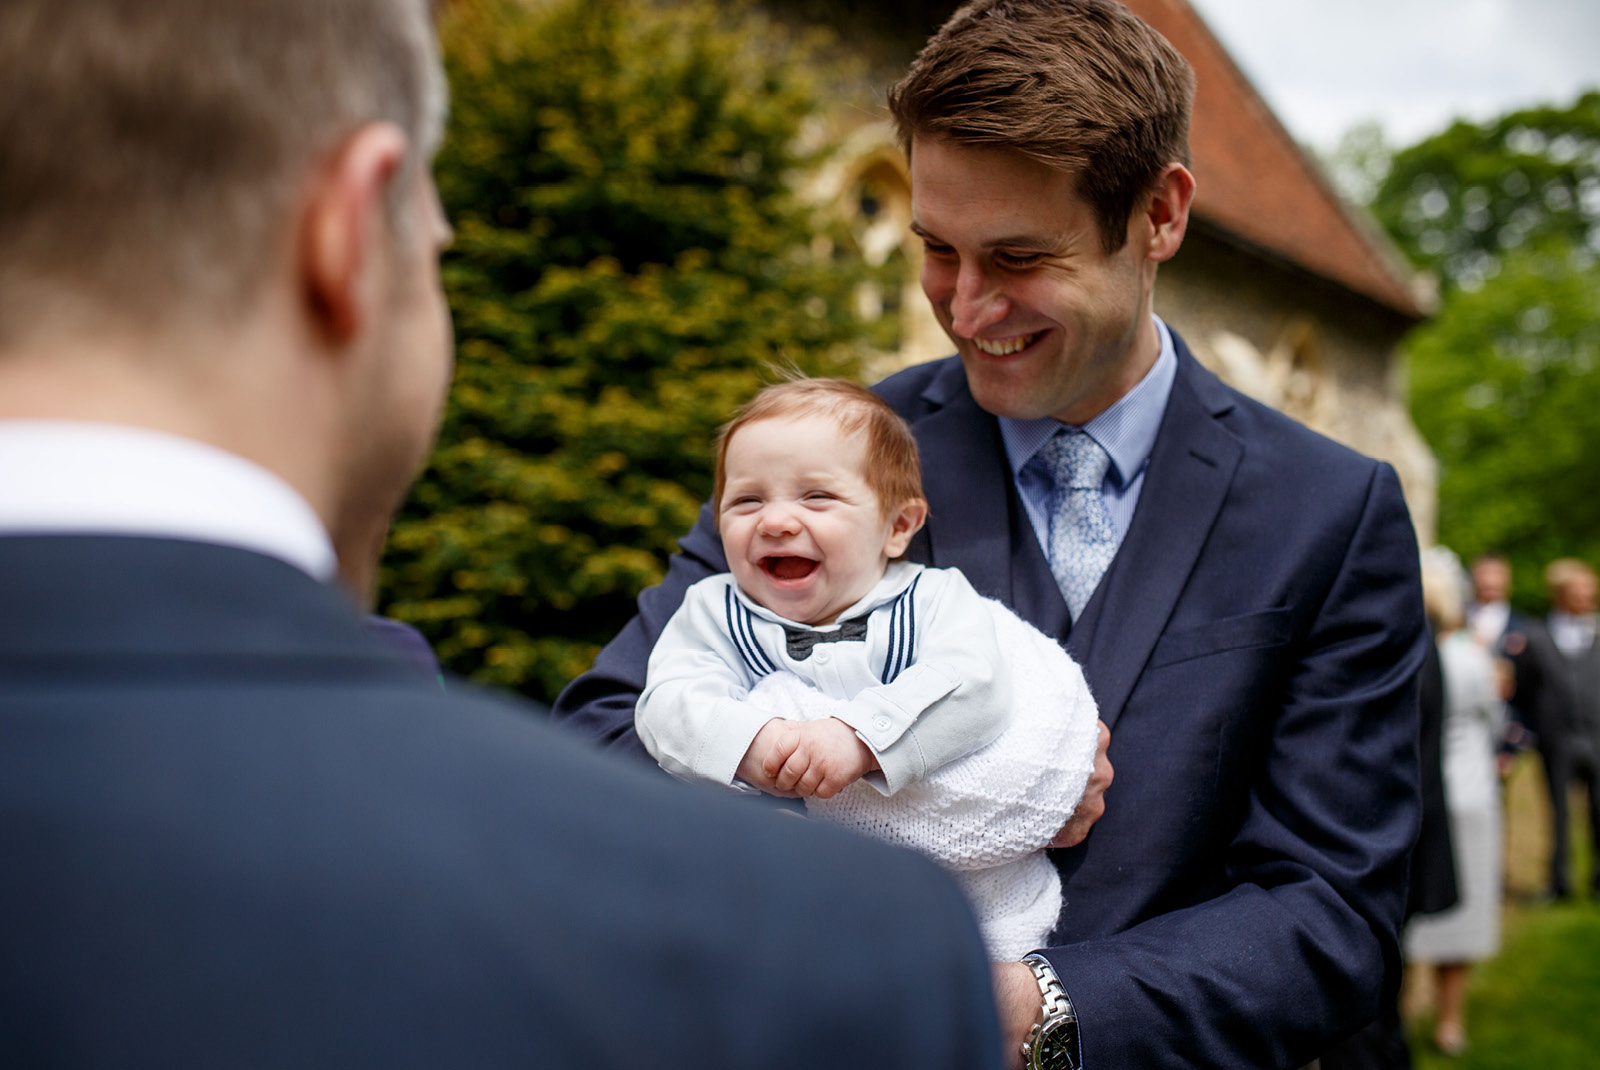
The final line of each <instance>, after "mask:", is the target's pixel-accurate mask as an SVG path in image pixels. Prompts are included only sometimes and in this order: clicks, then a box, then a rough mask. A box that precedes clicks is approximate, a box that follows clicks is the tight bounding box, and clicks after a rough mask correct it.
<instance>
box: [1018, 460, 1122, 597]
mask: <svg viewBox="0 0 1600 1070" xmlns="http://www.w3.org/2000/svg"><path fill="white" fill-rule="evenodd" d="M1037 456H1038V458H1039V460H1040V461H1041V462H1042V463H1043V464H1044V466H1045V470H1046V471H1048V472H1049V473H1050V477H1051V479H1052V480H1053V481H1054V483H1055V489H1054V490H1052V491H1051V492H1050V547H1049V551H1050V571H1051V572H1052V573H1054V574H1055V577H1056V585H1057V586H1058V587H1060V588H1061V597H1062V598H1064V599H1066V601H1067V608H1068V609H1070V610H1071V611H1072V619H1073V620H1077V619H1078V617H1079V616H1080V615H1081V614H1082V613H1083V607H1084V606H1086V605H1088V604H1089V596H1090V595H1092V594H1094V589H1095V588H1096V587H1097V586H1099V584H1100V577H1101V576H1103V575H1105V571H1106V568H1107V566H1109V565H1110V564H1111V559H1112V558H1113V557H1115V556H1117V529H1116V525H1115V524H1113V523H1112V522H1111V512H1110V510H1108V509H1107V508H1106V502H1105V498H1103V497H1102V496H1101V494H1100V485H1101V484H1102V483H1103V482H1104V481H1105V478H1106V471H1107V470H1108V469H1109V468H1110V467H1111V457H1110V455H1109V454H1107V453H1106V451H1105V450H1104V449H1102V448H1101V446H1100V443H1098V442H1096V441H1095V440H1094V439H1093V438H1091V437H1090V436H1088V435H1086V434H1084V433H1083V432H1082V431H1068V430H1062V431H1058V432H1056V436H1055V437H1054V438H1052V439H1051V440H1050V441H1049V442H1046V443H1045V444H1044V445H1043V446H1041V447H1040V448H1039V452H1038V454H1037Z"/></svg>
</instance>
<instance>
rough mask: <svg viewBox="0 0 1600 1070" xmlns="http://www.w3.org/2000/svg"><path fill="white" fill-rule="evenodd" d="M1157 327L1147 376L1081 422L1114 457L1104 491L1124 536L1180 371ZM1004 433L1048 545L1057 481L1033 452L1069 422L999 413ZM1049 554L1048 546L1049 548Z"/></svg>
mask: <svg viewBox="0 0 1600 1070" xmlns="http://www.w3.org/2000/svg"><path fill="white" fill-rule="evenodd" d="M1150 318H1151V319H1152V320H1153V321H1154V322H1155V326H1156V337H1157V338H1158V339H1159V340H1160V343H1161V351H1160V352H1159V353H1158V354H1157V355H1156V362H1155V363H1154V364H1153V365H1151V367H1150V370H1149V371H1147V372H1145V374H1144V378H1142V379H1140V380H1139V381H1138V382H1137V383H1135V384H1134V385H1133V388H1132V389H1131V390H1129V391H1128V392H1127V393H1126V394H1124V395H1122V396H1121V397H1120V398H1118V399H1117V400H1116V401H1115V402H1113V403H1112V405H1111V407H1110V408H1108V409H1106V411H1105V412H1102V413H1101V414H1100V415H1099V416H1096V417H1095V418H1094V419H1092V420H1090V421H1089V422H1088V423H1086V424H1084V425H1083V431H1084V433H1085V434H1087V435H1088V436H1089V437H1090V438H1092V439H1094V440H1095V441H1096V442H1098V443H1099V444H1100V446H1101V448H1102V449H1104V450H1105V451H1106V453H1107V454H1108V455H1109V456H1110V457H1111V466H1110V467H1109V468H1108V469H1107V470H1106V477H1105V481H1104V482H1103V483H1102V484H1101V486H1100V494H1101V497H1102V498H1103V499H1104V501H1105V503H1106V509H1107V511H1108V512H1109V513H1110V514H1111V522H1112V524H1113V525H1114V526H1115V527H1116V531H1117V539H1118V540H1119V541H1120V540H1121V539H1122V538H1123V537H1124V536H1125V535H1127V534H1128V526H1129V525H1130V524H1132V523H1133V511H1134V508H1135V507H1136V506H1138V504H1139V495H1140V493H1141V492H1142V491H1143V490H1144V473H1145V469H1146V468H1148V467H1149V462H1150V451H1151V450H1153V449H1154V448H1155V444H1156V434H1157V433H1158V432H1159V431H1160V430H1161V419H1162V417H1163V416H1165V415H1166V411H1167V401H1168V399H1170V398H1171V397H1172V384H1173V382H1174V381H1175V380H1176V379H1177V376H1178V349H1177V346H1176V345H1174V344H1173V341H1172V332H1171V331H1170V330H1169V329H1168V328H1167V325H1166V324H1165V323H1163V322H1162V320H1161V317H1159V316H1151V317H1150ZM998 420H999V423H1000V438H1001V441H1002V442H1003V443H1004V444H1005V449H1006V459H1007V460H1008V461H1009V462H1010V465H1011V477H1012V479H1013V481H1014V482H1015V483H1016V487H1017V491H1018V493H1019V495H1020V496H1021V498H1022V504H1023V507H1024V508H1025V509H1026V510H1027V513H1028V520H1029V521H1030V522H1031V523H1032V524H1033V530H1034V534H1035V535H1036V536H1038V539H1039V545H1040V546H1041V547H1045V548H1048V547H1049V545H1050V495H1051V493H1052V491H1053V490H1054V483H1053V481H1052V479H1051V477H1050V475H1049V473H1048V472H1046V471H1045V470H1044V468H1043V466H1042V465H1041V464H1040V463H1039V462H1036V461H1034V456H1035V455H1036V454H1037V453H1038V452H1039V449H1040V447H1042V446H1043V445H1044V444H1045V443H1046V442H1048V441H1050V439H1051V438H1053V437H1054V436H1055V434H1056V432H1057V431H1059V430H1061V429H1062V428H1063V427H1066V426H1068V425H1066V424H1063V423H1062V422H1061V421H1060V420H1057V419H1055V418H1053V417H1049V416H1045V417H1041V418H1040V419H1037V420H1013V419H1010V418H1008V417H1004V416H1002V417H999V418H998ZM1046 553H1047V555H1048V549H1047V550H1046Z"/></svg>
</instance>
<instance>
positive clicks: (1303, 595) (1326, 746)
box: [556, 340, 1427, 1070]
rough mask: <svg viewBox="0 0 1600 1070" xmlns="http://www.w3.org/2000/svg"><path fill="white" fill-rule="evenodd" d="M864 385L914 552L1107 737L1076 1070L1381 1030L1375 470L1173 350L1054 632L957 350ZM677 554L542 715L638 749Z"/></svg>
mask: <svg viewBox="0 0 1600 1070" xmlns="http://www.w3.org/2000/svg"><path fill="white" fill-rule="evenodd" d="M877 389H878V391H879V392H880V393H881V394H882V395H883V396H884V397H885V398H887V399H888V401H889V402H890V404H891V405H893V406H894V408H895V409H896V410H897V411H898V412H900V414H901V415H903V416H904V417H906V419H907V420H908V421H909V422H910V424H911V426H912V429H913V431H914V432H915V434H916V437H917V442H918V444H919V447H920V449H921V454H922V465H923V473H924V481H925V491H926V495H927V498H928V503H929V506H930V511H929V520H928V524H927V527H926V528H925V529H924V530H923V531H922V532H921V533H919V535H918V536H917V539H916V540H915V541H914V542H913V544H912V548H911V550H910V556H911V557H912V558H914V559H915V560H918V561H922V562H925V563H927V564H931V565H936V566H939V567H956V568H960V569H961V570H962V571H963V572H965V573H966V574H967V577H968V578H969V579H970V580H971V581H972V583H973V585H974V586H975V587H976V588H977V589H978V590H979V591H980V592H981V593H983V594H986V595H990V596H992V597H995V598H998V599H1000V600H1001V601H1003V602H1005V603H1007V604H1008V605H1010V606H1011V607H1013V608H1014V609H1015V610H1016V611H1017V612H1018V613H1019V614H1020V615H1021V616H1023V617H1024V618H1026V619H1027V620H1029V621H1031V622H1032V623H1033V624H1034V625H1035V626H1037V627H1038V628H1040V629H1041V630H1042V631H1044V632H1046V633H1047V634H1050V635H1055V636H1059V637H1061V638H1062V639H1063V640H1064V642H1065V645H1066V648H1067V650H1068V651H1069V652H1071V653H1072V654H1073V656H1074V657H1075V658H1076V659H1077V660H1078V661H1079V662H1080V664H1081V665H1082V666H1083V669H1084V674H1085V676H1086V677H1087V679H1088V682H1089V686H1090V688H1091V690H1092V691H1093V692H1094V695H1095V698H1096V699H1097V700H1098V702H1099V705H1100V712H1101V717H1102V718H1103V719H1104V720H1105V722H1106V724H1107V725H1109V726H1110V729H1111V749H1110V759H1111V762H1112V765H1113V767H1114V769H1115V780H1114V782H1113V784H1112V786H1111V788H1110V790H1109V791H1108V792H1107V794H1106V813H1105V816H1104V817H1103V818H1102V819H1101V820H1100V821H1099V822H1098V823H1097V824H1096V826H1095V827H1094V829H1093V830H1092V831H1091V832H1090V834H1089V837H1088V839H1087V841H1086V842H1085V843H1084V844H1082V845H1081V846H1079V847H1077V848H1074V849H1072V850H1068V851H1060V852H1056V854H1057V856H1058V857H1057V864H1058V867H1059V868H1060V870H1061V873H1062V876H1063V879H1064V897H1065V909H1064V912H1063V914H1062V919H1061V922H1060V925H1059V928H1058V929H1057V931H1056V933H1055V934H1054V937H1053V939H1052V944H1053V947H1052V948H1051V949H1050V950H1048V951H1047V955H1048V957H1049V958H1050V959H1051V961H1052V962H1053V963H1054V964H1055V966H1056V969H1057V970H1058V971H1059V973H1060V975H1061V977H1062V980H1063V982H1064V984H1065V986H1066V988H1067V991H1068V994H1069V995H1070V996H1071V998H1072V1001H1073V1003H1074V1005H1075V1007H1076V1010H1077V1013H1078V1017H1079V1020H1080V1022H1081V1026H1082V1044H1083V1049H1082V1053H1083V1058H1084V1064H1085V1066H1086V1067H1087V1068H1088V1070H1105V1068H1110V1067H1125V1066H1138V1067H1156V1066H1179V1065H1185V1066H1187V1065H1203V1066H1238V1067H1245V1066H1248V1067H1271V1066H1286V1067H1290V1066H1300V1065H1303V1064H1305V1063H1307V1062H1309V1061H1311V1060H1312V1059H1313V1058H1315V1057H1316V1056H1317V1055H1319V1054H1320V1053H1321V1052H1322V1051H1323V1050H1325V1049H1326V1048H1328V1047H1330V1046H1331V1045H1332V1043H1333V1042H1334V1041H1336V1040H1338V1039H1339V1038H1340V1037H1342V1036H1343V1035H1345V1034H1347V1033H1349V1032H1351V1031H1353V1030H1355V1029H1356V1028H1357V1027H1359V1026H1361V1025H1362V1024H1363V1023H1364V1022H1366V1021H1368V1020H1369V1019H1371V1018H1372V1017H1373V1016H1374V1015H1375V1014H1376V1013H1377V1011H1378V1007H1379V1001H1380V1000H1381V999H1383V998H1385V994H1386V992H1392V991H1393V986H1394V985H1396V984H1397V983H1398V974H1399V965H1400V958H1399V950H1398V942H1397V930H1398V928H1399V925H1400V922H1401V915H1402V911H1403V908H1404V906H1405V898H1406V862H1407V855H1408V852H1409V850H1410V848H1411V844H1412V842H1413V840H1414V839H1415V838H1416V834H1417V827H1418V821H1419V802H1418V784H1417V776H1418V774H1417V685H1416V677H1417V671H1418V668H1419V667H1420V665H1421V663H1422V658H1423V652H1424V649H1425V643H1426V642H1427V638H1426V634H1425V631H1424V628H1423V614H1422V601H1421V592H1420V584H1419V581H1418V559H1417V546H1416V541H1415V536H1414V533H1413V531H1412V528H1411V524H1410V520H1409V517H1408V516H1407V513H1406V508H1405V504H1404V502H1403V500H1402V498H1401V493H1400V487H1399V484H1398V481H1397V480H1396V478H1395V475H1394V472H1393V471H1392V470H1391V469H1390V468H1389V467H1388V466H1387V465H1384V464H1381V463H1379V462H1376V461H1373V460H1370V459H1368V458H1365V457H1362V456H1360V455H1358V454H1356V453H1353V452H1351V451H1350V450H1348V449H1345V448H1344V447H1342V446H1339V445H1336V444H1334V443H1332V442H1330V441H1328V440H1327V439H1324V438H1322V437H1320V436H1318V435H1315V434H1313V433H1311V432H1310V431H1308V430H1306V429H1305V428H1304V427H1302V426H1300V425H1299V424H1296V423H1294V422H1293V421H1291V420H1289V419H1287V418H1286V417H1284V416H1282V415H1281V414H1279V413H1277V412H1274V411H1273V410H1271V409H1269V408H1267V407H1265V406H1262V405H1259V404H1257V403H1255V402H1253V401H1250V400H1249V399H1247V398H1245V397H1243V396H1242V395H1240V394H1238V393H1236V392H1234V391H1232V390H1231V389H1229V388H1227V387H1226V386H1224V385H1223V384H1222V383H1221V382H1220V381H1218V380H1217V379H1216V377H1215V376H1213V375H1211V373H1209V372H1207V371H1206V370H1204V369H1203V368H1201V367H1200V366H1199V365H1198V364H1197V363H1196V362H1195V361H1194V359H1193V357H1192V356H1191V355H1190V354H1189V352H1188V350H1187V348H1186V347H1185V346H1184V345H1183V343H1182V341H1181V340H1179V341H1178V372H1177V377H1176V380H1175V382H1174V384H1173V388H1172V396H1171V400H1170V401H1169V403H1168V405H1167V410H1166V412H1165V414H1164V416H1163V419H1162V424H1161V429H1160V432H1159V434H1158V435H1157V437H1156V442H1155V446H1154V449H1153V451H1152V454H1151V457H1150V461H1149V467H1148V469H1147V471H1146V475H1145V482H1144V488H1143V491H1142V493H1141V496H1140V500H1139V505H1138V508H1137V510H1136V511H1135V514H1134V517H1133V520H1132V523H1131V526H1130V528H1129V530H1128V533H1127V536H1126V538H1125V539H1124V540H1123V543H1122V546H1121V548H1120V550H1119V551H1118V553H1117V556H1116V558H1115V560H1114V561H1113V562H1112V564H1111V567H1110V569H1109V570H1108V571H1107V573H1106V575H1105V578H1104V579H1103V580H1102V582H1101V584H1100V586H1099V588H1098V589H1097V591H1096V592H1095V594H1094V596H1093V598H1092V599H1091V600H1090V602H1089V604H1088V605H1087V606H1086V607H1085V609H1084V613H1083V618H1082V619H1081V620H1079V621H1077V622H1076V623H1075V624H1072V623H1070V622H1069V620H1068V612H1067V608H1066V606H1065V604H1064V603H1063V601H1062V599H1061V596H1060V593H1059V591H1058V589H1057V587H1056V585H1055V582H1054V580H1053V579H1052V577H1051V574H1050V570H1049V566H1048V564H1047V562H1046V560H1045V557H1044V554H1043V552H1042V551H1041V550H1040V548H1039V544H1038V540H1037V538H1036V536H1035V535H1034V533H1033V530H1032V528H1031V526H1030V525H1029V523H1028V520H1027V517H1026V515H1025V513H1024V511H1023V507H1022V505H1021V503H1020V502H1019V500H1018V498H1017V494H1016V490H1015V486H1014V483H1013V481H1012V479H1011V477H1010V470H1009V468H1008V466H1007V462H1006V457H1005V450H1004V447H1003V445H1002V443H1001V439H1000V433H999V427H998V424H997V423H996V421H995V419H994V417H992V416H991V415H989V414H988V413H986V412H984V411H983V410H982V409H980V408H979V407H978V405H977V403H976V402H975V401H974V400H973V398H972V395H971V393H970V392H969V390H968V389H967V385H966V377H965V373H964V372H963V370H962V368H961V365H960V363H959V361H957V360H956V359H955V358H950V359H947V360H944V361H938V362H934V363H930V364H925V365H921V366H918V367H914V368H911V369H908V370H906V371H904V372H902V373H899V374H897V375H895V376H893V377H892V378H890V379H888V380H887V381H885V382H884V383H882V384H880V386H879V387H878V388H877ZM682 547H683V553H682V554H681V555H679V556H678V557H675V558H674V559H673V564H672V567H671V569H670V570H669V573H668V576H667V579H666V581H665V582H664V583H663V584H662V585H661V586H660V587H657V588H655V589H653V590H651V591H648V592H646V593H645V594H644V595H643V596H642V597H641V598H640V601H639V606H640V613H639V616H638V617H637V618H636V619H635V620H634V621H633V622H632V623H630V624H629V625H628V627H627V629H626V630H625V631H624V632H623V633H622V634H621V635H619V636H618V638H617V639H616V640H615V641H614V642H613V643H612V644H611V645H610V646H608V647H607V648H606V649H605V650H604V651H603V652H602V653H601V655H600V657H599V659H598V660H597V661H596V664H595V668H594V670H593V671H592V672H591V673H590V674H588V675H587V676H584V677H580V678H579V679H578V680H577V681H575V682H574V683H573V685H572V686H571V687H570V688H569V689H568V691H567V692H566V693H565V694H564V695H563V696H562V698H561V700H560V701H559V702H558V703H557V710H556V712H557V716H558V717H560V718H562V719H564V720H566V721H568V722H570V723H572V724H574V725H576V726H578V727H579V728H581V729H582V730H584V731H586V732H588V733H590V734H593V735H597V736H600V737H602V738H604V739H607V740H609V741H610V742H611V743H612V744H613V745H614V746H616V747H619V748H623V749H636V748H638V747H639V744H638V741H637V739H636V738H635V737H634V736H633V733H632V703H633V699H634V696H635V695H636V693H637V691H638V690H639V688H640V686H641V685H642V683H643V680H644V673H645V665H646V660H647V657H648V654H649V650H650V647H651V644H652V643H653V641H654V639H655V636H657V635H658V634H660V631H661V628H662V626H663V625H664V624H665V623H666V621H667V619H668V617H670V616H671V614H672V612H673V611H674V609H676V607H677V605H678V603H679V602H680V600H681V598H682V593H683V590H684V589H685V588H686V587H687V586H688V585H689V584H690V583H693V582H694V581H695V580H697V579H699V578H700V577H702V576H704V575H706V574H708V573H710V572H715V571H720V570H722V569H724V568H725V562H724V558H723V556H722V552H721V547H720V544H719V542H718V540H717V537H716V534H715V531H714V529H713V528H712V527H711V524H710V522H709V517H708V515H707V514H704V513H703V514H702V516H701V522H700V524H699V525H698V526H697V527H696V529H695V530H694V531H693V532H691V533H690V534H689V535H688V536H687V537H685V539H684V540H683V542H682Z"/></svg>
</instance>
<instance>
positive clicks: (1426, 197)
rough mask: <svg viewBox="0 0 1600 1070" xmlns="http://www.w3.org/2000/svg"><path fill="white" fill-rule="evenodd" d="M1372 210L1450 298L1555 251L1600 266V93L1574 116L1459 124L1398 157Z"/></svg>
mask: <svg viewBox="0 0 1600 1070" xmlns="http://www.w3.org/2000/svg"><path fill="white" fill-rule="evenodd" d="M1372 209H1373V211H1374V213H1375V214H1376V215H1377V217H1378V219H1379V220H1380V221H1381V222H1382V223H1383V225H1384V227H1385V228H1386V229H1387V230H1388V231H1389V233H1390V235H1392V236H1393V238H1394V240H1395V241H1396V242H1397V243H1398V244H1399V245H1400V247H1401V248H1402V249H1404V250H1405V251H1406V253H1407V254H1408V255H1409V256H1410V257H1411V258H1412V260H1413V261H1414V262H1415V263H1416V264H1418V265H1419V266H1421V267H1425V268H1428V269H1430V270H1432V271H1434V272H1436V273H1437V274H1439V276H1440V277H1441V279H1442V281H1443V283H1444V287H1443V288H1444V289H1445V290H1446V291H1448V290H1450V289H1452V288H1454V287H1456V286H1463V287H1465V288H1467V289H1472V288H1474V287H1477V286H1480V285H1482V284H1483V283H1484V282H1485V281H1486V280H1488V279H1490V278H1493V277H1494V274H1495V272H1496V271H1498V270H1499V267H1500V263H1501V260H1502V258H1504V257H1505V256H1506V255H1507V254H1510V253H1513V252H1516V251H1517V250H1521V249H1528V248H1540V247H1549V248H1555V249H1560V250H1562V251H1565V252H1568V253H1570V254H1572V255H1575V256H1576V258H1577V259H1576V261H1575V263H1576V264H1577V265H1578V266H1580V267H1582V266H1585V265H1588V264H1592V263H1593V262H1594V261H1595V258H1596V257H1597V256H1600V91H1592V92H1588V93H1585V94H1583V95H1582V96H1580V97H1579V98H1578V100H1577V101H1576V102H1575V103H1574V104H1572V106H1571V107H1567V108H1556V107H1545V108H1530V109H1526V110H1523V111H1516V112H1512V113H1511V114H1509V115H1506V116H1504V117H1503V118H1500V119H1495V120H1493V121H1490V122H1487V123H1482V124H1477V123H1469V122H1457V123H1455V124H1454V125H1452V126H1451V127H1450V128H1449V129H1448V130H1445V131H1444V132H1442V133H1439V134H1436V135H1434V136H1432V137H1429V138H1426V139H1425V140H1423V141H1421V142H1419V143H1418V144H1416V145H1413V146H1412V147H1410V148H1408V149H1405V150H1404V151H1402V152H1399V153H1397V154H1395V156H1394V158H1393V160H1392V161H1391V162H1390V166H1389V171H1388V175H1387V177H1386V178H1385V179H1384V180H1383V182H1382V184H1381V186H1380V187H1379V188H1378V191H1377V195H1376V197H1375V198H1374V199H1373V201H1372Z"/></svg>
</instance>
